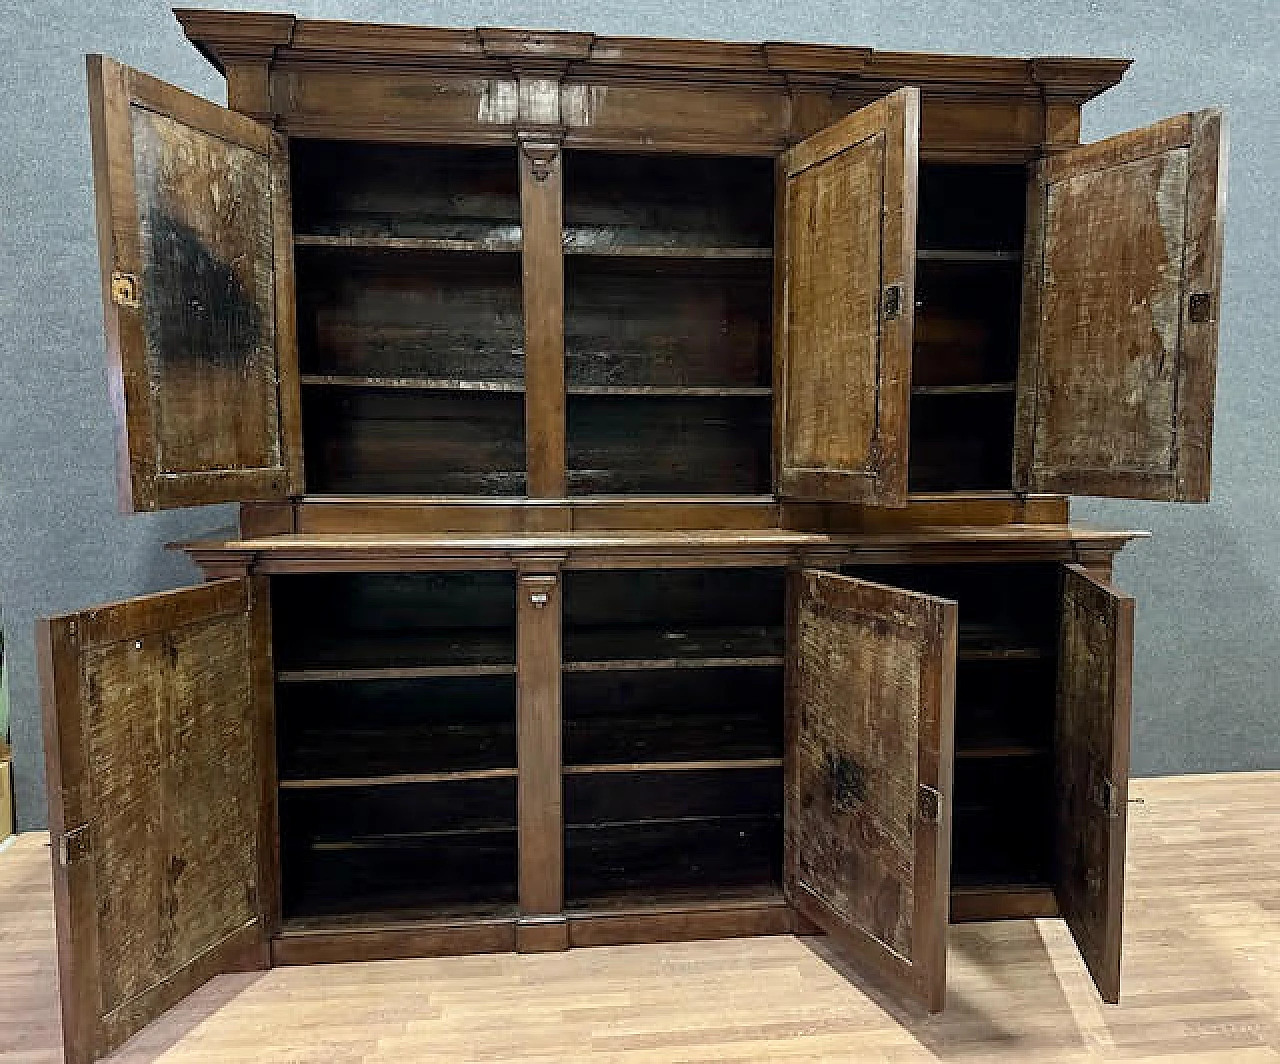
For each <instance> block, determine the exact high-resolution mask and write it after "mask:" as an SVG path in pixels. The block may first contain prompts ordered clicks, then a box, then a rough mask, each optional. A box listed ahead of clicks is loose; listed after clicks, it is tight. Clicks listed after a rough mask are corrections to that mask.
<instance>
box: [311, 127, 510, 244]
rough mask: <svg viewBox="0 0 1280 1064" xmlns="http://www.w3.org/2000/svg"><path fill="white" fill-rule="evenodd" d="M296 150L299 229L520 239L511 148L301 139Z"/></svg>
mask: <svg viewBox="0 0 1280 1064" xmlns="http://www.w3.org/2000/svg"><path fill="white" fill-rule="evenodd" d="M290 154H291V169H292V179H293V189H292V191H293V215H294V230H295V231H296V232H298V233H313V234H324V235H342V236H404V237H438V238H446V239H482V238H486V237H492V236H499V235H500V236H503V237H505V238H507V239H517V240H518V239H519V236H520V189H519V169H518V164H517V159H516V153H515V150H514V149H512V148H458V147H436V146H429V145H408V144H363V143H356V142H351V141H314V140H303V139H297V138H295V139H294V140H293V141H292V142H291V144H290Z"/></svg>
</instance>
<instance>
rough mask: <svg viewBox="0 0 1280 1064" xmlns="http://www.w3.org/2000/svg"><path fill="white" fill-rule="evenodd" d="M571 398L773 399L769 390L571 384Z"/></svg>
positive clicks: (703, 386)
mask: <svg viewBox="0 0 1280 1064" xmlns="http://www.w3.org/2000/svg"><path fill="white" fill-rule="evenodd" d="M565 392H566V394H568V395H624V396H625V395H630V396H640V397H646V396H647V397H652V398H659V399H679V398H691V399H763V398H768V397H769V396H771V395H773V389H772V388H769V387H767V386H737V387H735V386H728V387H720V386H716V385H657V384H570V385H568V386H567V387H566V388H565Z"/></svg>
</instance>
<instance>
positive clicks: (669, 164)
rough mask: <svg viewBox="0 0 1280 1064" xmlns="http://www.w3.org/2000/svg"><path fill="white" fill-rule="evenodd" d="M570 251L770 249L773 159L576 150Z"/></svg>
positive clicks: (571, 168) (570, 168) (568, 159)
mask: <svg viewBox="0 0 1280 1064" xmlns="http://www.w3.org/2000/svg"><path fill="white" fill-rule="evenodd" d="M564 189H565V200H564V224H565V228H566V230H567V231H568V232H567V234H566V243H567V244H568V246H569V247H571V248H573V247H599V246H609V245H614V244H646V245H657V246H663V247H698V246H721V247H769V246H771V245H772V243H773V160H772V159H759V158H745V157H723V156H697V155H656V154H620V153H616V152H592V151H569V152H566V153H565V159H564Z"/></svg>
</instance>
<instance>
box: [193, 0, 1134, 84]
mask: <svg viewBox="0 0 1280 1064" xmlns="http://www.w3.org/2000/svg"><path fill="white" fill-rule="evenodd" d="M174 14H175V15H176V16H177V18H178V21H179V22H180V23H182V28H183V30H184V31H185V33H186V35H187V37H188V38H189V39H190V40H191V41H192V43H194V44H195V46H196V47H197V48H198V49H199V50H200V52H201V53H202V54H203V55H204V56H205V57H206V58H208V59H209V61H210V62H211V63H213V64H214V66H216V67H217V68H218V69H219V70H220V71H223V72H225V69H226V64H227V63H228V62H229V61H236V60H240V61H245V60H253V59H271V60H276V61H277V62H283V63H288V62H290V61H296V62H332V63H338V64H342V63H347V64H357V63H359V64H364V63H379V64H388V65H393V66H409V67H427V68H430V67H442V68H445V67H447V68H451V69H456V68H458V67H460V66H461V67H469V68H475V69H477V70H494V69H499V70H501V69H505V70H513V71H520V70H522V69H537V68H539V67H545V66H546V65H547V64H549V63H552V64H560V65H564V66H566V67H567V68H568V69H569V71H570V72H571V74H572V75H573V76H575V77H582V78H590V77H592V76H597V77H602V78H611V77H618V76H626V75H627V74H628V73H634V74H635V75H637V76H643V77H671V78H676V79H679V80H683V81H694V82H696V81H698V80H700V79H706V80H708V81H715V82H717V83H720V84H723V83H724V82H726V81H730V82H733V81H741V82H760V81H796V82H805V81H820V82H831V83H837V84H838V83H842V82H857V81H869V82H877V83H903V82H911V83H914V84H920V85H926V86H927V85H936V86H939V87H941V86H947V87H952V88H968V89H970V90H971V91H973V90H978V91H981V90H986V91H992V92H995V93H1000V92H1002V91H1004V92H1010V91H1012V92H1018V91H1019V90H1021V91H1023V92H1025V91H1026V90H1027V89H1032V88H1036V89H1040V90H1042V91H1043V92H1044V93H1045V94H1046V95H1047V96H1050V97H1055V98H1070V99H1074V100H1078V101H1081V102H1083V101H1084V100H1087V99H1090V98H1092V97H1094V96H1096V95H1098V93H1100V92H1102V91H1104V90H1105V89H1108V88H1110V87H1111V86H1112V85H1114V84H1116V83H1117V82H1118V81H1119V80H1120V79H1121V78H1122V77H1123V76H1124V72H1125V71H1126V70H1127V69H1128V67H1129V65H1130V63H1131V62H1132V60H1129V59H1089V58H1070V57H1065V56H1063V57H1041V58H1034V59H1008V58H996V57H983V56H962V55H934V54H929V53H924V52H880V51H876V50H875V49H873V48H862V47H840V46H835V45H827V44H779V43H760V44H743V43H721V42H716V41H693V40H688V41H686V40H668V39H661V38H648V37H598V36H596V35H595V34H591V33H567V32H563V31H560V30H517V29H473V30H463V29H433V28H430V27H420V26H390V25H376V24H370V23H358V22H328V21H309V20H305V19H299V18H296V17H295V16H293V15H273V14H262V13H257V12H244V11H204V10H194V9H189V8H178V9H175V11H174Z"/></svg>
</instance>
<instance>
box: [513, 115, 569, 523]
mask: <svg viewBox="0 0 1280 1064" xmlns="http://www.w3.org/2000/svg"><path fill="white" fill-rule="evenodd" d="M562 165H563V163H562V156H561V152H560V146H559V144H557V143H556V142H555V141H552V140H536V139H525V140H523V141H522V142H521V145H520V205H521V217H522V224H523V228H524V259H523V262H524V274H523V292H524V326H525V341H524V346H525V352H526V358H525V382H526V387H527V399H526V405H525V420H526V426H525V447H526V449H527V452H528V466H527V468H528V470H529V479H528V488H527V491H526V492H525V494H528V495H530V496H532V497H535V498H560V497H563V496H564V495H565V494H566V490H565V461H566V456H565V399H564V378H565V358H564V347H565V342H564V333H565V315H564V254H563V251H562V249H561V244H560V234H561V229H562V221H561V219H562V211H563V198H564V194H563V174H562Z"/></svg>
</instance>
